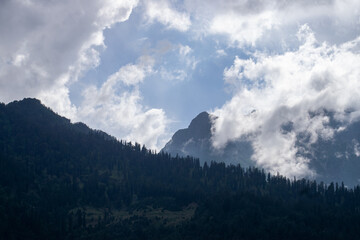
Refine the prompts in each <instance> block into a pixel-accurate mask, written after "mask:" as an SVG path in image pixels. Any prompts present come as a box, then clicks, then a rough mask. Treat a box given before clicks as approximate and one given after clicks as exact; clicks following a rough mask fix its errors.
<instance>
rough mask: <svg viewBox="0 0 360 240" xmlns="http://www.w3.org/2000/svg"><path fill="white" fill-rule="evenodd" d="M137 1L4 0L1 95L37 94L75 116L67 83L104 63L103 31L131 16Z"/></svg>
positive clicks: (0, 15)
mask: <svg viewBox="0 0 360 240" xmlns="http://www.w3.org/2000/svg"><path fill="white" fill-rule="evenodd" d="M136 5H137V0H127V1H110V0H107V1H100V0H91V1H90V0H89V1H77V2H74V1H70V0H65V1H50V2H49V1H42V0H29V1H1V3H0V33H1V36H2V37H1V38H0V96H1V99H0V100H1V101H4V102H9V101H11V100H14V99H19V98H23V97H26V96H31V97H38V98H40V99H41V100H42V101H43V102H44V103H45V104H47V105H48V106H50V107H52V108H53V109H54V110H55V111H58V112H59V113H61V114H64V115H66V116H68V117H73V116H74V114H75V112H76V107H75V106H73V105H72V104H71V102H70V99H69V96H68V92H69V90H68V86H69V84H71V83H72V82H74V81H76V80H77V79H78V78H79V77H80V76H82V74H83V73H84V72H86V71H87V70H88V69H90V68H93V67H96V66H98V65H99V63H100V57H99V55H100V53H99V50H100V49H101V48H104V47H105V45H104V37H103V30H104V29H105V28H110V27H111V26H112V25H113V24H115V23H117V22H122V21H125V20H127V19H128V18H129V16H130V14H131V11H132V9H133V8H134V7H135V6H136Z"/></svg>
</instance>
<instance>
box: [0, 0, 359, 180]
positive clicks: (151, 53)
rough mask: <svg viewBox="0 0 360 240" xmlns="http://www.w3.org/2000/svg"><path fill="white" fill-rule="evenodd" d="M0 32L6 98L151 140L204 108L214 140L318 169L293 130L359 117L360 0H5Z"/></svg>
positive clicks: (318, 132)
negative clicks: (245, 142) (244, 143)
mask: <svg viewBox="0 0 360 240" xmlns="http://www.w3.org/2000/svg"><path fill="white" fill-rule="evenodd" d="M0 36H1V37H0V101H2V102H5V103H8V102H11V101H14V100H21V99H22V98H24V97H35V98H38V99H40V100H41V101H42V103H43V104H45V105H46V106H48V107H50V108H52V109H53V110H54V111H55V112H57V113H59V114H60V115H63V116H65V117H67V118H69V119H71V121H72V122H78V121H82V122H84V123H86V124H87V125H88V126H90V127H91V128H96V129H100V130H103V131H105V132H107V133H109V134H111V135H113V136H115V137H117V138H118V139H125V140H128V141H132V142H134V141H136V142H139V143H141V144H145V145H146V146H147V147H148V148H152V149H156V150H160V149H161V148H162V147H163V146H164V144H165V143H166V142H167V141H168V140H169V139H170V138H171V136H172V134H173V133H174V132H175V131H176V130H178V129H180V128H185V127H187V125H188V124H189V123H190V121H191V119H193V118H194V117H195V116H196V115H197V114H198V113H200V112H202V111H208V112H209V113H212V114H213V115H214V116H217V118H216V119H215V118H214V119H213V129H212V131H213V137H212V142H213V147H214V148H215V149H221V148H223V147H224V146H225V145H226V144H227V143H228V142H229V141H236V140H237V139H240V138H244V137H245V138H248V139H250V140H251V142H252V146H253V148H254V155H253V157H252V159H253V161H254V162H255V163H256V164H257V165H259V166H262V167H264V168H265V169H267V170H270V171H273V172H280V173H282V174H284V175H287V176H293V175H296V176H312V175H314V174H316V173H314V172H313V171H312V170H311V169H310V168H309V167H308V162H309V159H306V158H305V157H303V156H300V155H299V154H298V153H299V151H300V150H301V149H299V148H298V146H297V145H296V139H297V136H298V135H299V134H305V135H306V136H308V138H309V139H310V141H309V144H311V143H315V142H316V141H318V139H320V138H322V139H328V140H330V139H331V138H332V137H333V136H334V134H336V133H337V132H339V131H342V130H344V129H345V128H346V127H347V126H348V125H349V124H351V123H352V122H353V121H357V120H359V117H360V104H359V103H360V94H359V92H360V1H358V0H318V1H314V0H292V1H289V0H273V1H262V0H208V1H203V0H118V1H116V0H63V1H49V0H1V1H0ZM324 110H328V111H332V112H334V113H335V115H334V116H335V118H336V120H337V121H339V122H340V123H341V128H338V129H334V128H332V127H331V126H330V125H329V117H328V116H327V115H326V111H324ZM312 113H316V114H312ZM284 126H291V129H290V130H289V131H284Z"/></svg>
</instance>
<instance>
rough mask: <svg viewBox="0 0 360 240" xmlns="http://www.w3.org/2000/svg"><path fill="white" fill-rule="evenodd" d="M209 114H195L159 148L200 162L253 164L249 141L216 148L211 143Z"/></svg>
mask: <svg viewBox="0 0 360 240" xmlns="http://www.w3.org/2000/svg"><path fill="white" fill-rule="evenodd" d="M213 117H215V116H211V115H210V114H209V113H207V112H202V113H200V114H199V115H197V116H196V117H195V118H194V119H193V120H192V121H191V123H190V125H189V127H188V128H186V129H181V130H178V131H177V132H176V133H175V134H174V135H173V137H172V138H171V140H170V141H169V142H168V143H167V144H166V145H165V147H164V148H163V149H162V150H161V151H163V152H167V153H170V154H171V155H172V156H176V155H179V156H183V157H186V156H188V155H189V156H193V157H196V158H199V159H200V163H202V164H203V163H204V162H208V163H210V162H211V161H215V162H224V163H226V164H230V163H232V164H235V165H236V164H241V166H243V167H249V166H253V165H254V163H253V162H252V161H251V155H252V153H253V150H252V147H251V143H250V142H248V141H234V142H231V143H229V144H227V145H226V147H225V148H224V149H221V150H217V149H214V148H213V147H212V143H211V126H212V123H211V118H213Z"/></svg>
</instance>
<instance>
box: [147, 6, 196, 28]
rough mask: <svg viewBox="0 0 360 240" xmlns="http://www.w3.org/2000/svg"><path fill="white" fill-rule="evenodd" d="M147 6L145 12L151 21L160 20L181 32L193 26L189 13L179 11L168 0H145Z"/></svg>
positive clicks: (168, 26)
mask: <svg viewBox="0 0 360 240" xmlns="http://www.w3.org/2000/svg"><path fill="white" fill-rule="evenodd" d="M145 8H146V12H145V14H146V17H147V19H148V21H149V22H150V23H152V22H153V21H158V22H160V23H161V24H163V25H165V26H166V27H167V28H169V29H175V30H178V31H181V32H185V31H187V30H188V29H189V28H190V26H191V20H190V16H189V14H187V13H186V12H179V11H177V10H176V9H174V8H173V7H172V6H170V4H169V2H168V1H166V0H160V1H153V0H152V1H145Z"/></svg>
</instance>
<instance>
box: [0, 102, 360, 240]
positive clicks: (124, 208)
mask: <svg viewBox="0 0 360 240" xmlns="http://www.w3.org/2000/svg"><path fill="white" fill-rule="evenodd" d="M199 119H200V120H202V121H203V120H204V119H205V120H206V119H208V116H207V115H206V114H202V116H200V118H199ZM202 121H200V125H201V126H203V125H202V124H201V122H202ZM193 124H194V126H197V125H199V122H197V121H195V122H193ZM208 127H209V125H207V127H204V128H203V129H200V130H199V131H198V132H197V136H199V138H198V139H204V138H205V137H206V136H207V137H209V132H208ZM191 129H192V128H191ZM191 132H192V131H190V133H191ZM180 135H186V131H185V133H183V134H180ZM190 135H191V134H190ZM186 138H187V137H185V139H186ZM198 139H196V140H198ZM359 209H360V187H359V186H357V187H354V188H346V187H345V186H344V185H343V184H337V183H331V184H329V185H324V184H323V183H317V182H315V181H310V180H306V179H300V180H290V179H287V178H285V177H283V176H280V175H276V176H272V175H270V174H266V173H265V172H264V170H261V169H258V168H254V167H252V168H248V169H244V168H241V167H240V166H239V165H237V166H234V165H232V166H226V165H225V164H224V163H216V162H213V163H210V164H204V165H203V166H202V165H201V164H200V162H199V160H197V159H194V158H192V157H179V156H175V157H171V156H170V155H169V154H167V153H165V152H161V153H158V154H156V153H155V152H154V151H151V150H148V149H146V148H145V147H142V146H140V145H139V144H136V143H135V144H131V143H126V142H124V141H118V140H116V139H115V138H113V137H111V136H110V135H108V134H106V133H104V132H101V131H98V130H93V129H90V128H89V127H87V126H86V125H85V124H83V123H75V124H73V123H71V122H70V121H69V120H68V119H66V118H64V117H61V116H59V115H57V114H56V113H54V112H53V111H52V110H51V109H49V108H47V107H45V106H44V105H43V104H41V102H40V101H38V100H36V99H24V100H22V101H16V102H12V103H9V104H7V105H5V104H0V239H37V240H38V239H150V240H151V239H174V240H176V239H249V240H251V239H264V240H270V239H280V240H281V239H360V211H359Z"/></svg>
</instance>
